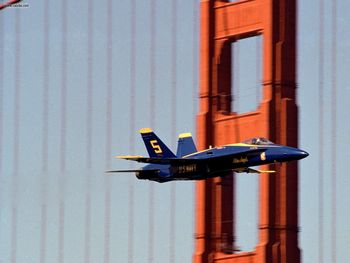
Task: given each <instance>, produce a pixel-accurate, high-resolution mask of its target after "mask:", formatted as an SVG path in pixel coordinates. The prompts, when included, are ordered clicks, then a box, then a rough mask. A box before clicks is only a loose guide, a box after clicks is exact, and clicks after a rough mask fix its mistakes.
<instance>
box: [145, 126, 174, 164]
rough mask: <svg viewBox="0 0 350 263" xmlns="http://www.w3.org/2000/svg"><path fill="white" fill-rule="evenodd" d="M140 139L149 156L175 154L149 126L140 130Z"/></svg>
mask: <svg viewBox="0 0 350 263" xmlns="http://www.w3.org/2000/svg"><path fill="white" fill-rule="evenodd" d="M140 133H141V136H142V139H143V141H144V143H145V146H146V148H147V152H148V154H149V157H151V158H175V157H176V156H175V154H174V153H173V152H172V151H171V150H170V149H169V148H168V147H167V146H166V145H165V144H164V143H163V142H162V141H161V140H160V139H159V138H158V136H157V135H156V134H155V133H154V132H153V130H152V129H150V128H142V129H141V130H140Z"/></svg>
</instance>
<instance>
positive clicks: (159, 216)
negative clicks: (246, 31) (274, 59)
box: [0, 0, 350, 263]
mask: <svg viewBox="0 0 350 263" xmlns="http://www.w3.org/2000/svg"><path fill="white" fill-rule="evenodd" d="M135 2H136V10H135V15H136V47H135V51H134V52H135V53H134V54H135V55H136V60H135V87H136V89H135V101H136V103H135V107H134V110H135V114H136V116H135V124H134V125H135V130H130V111H129V108H130V107H129V101H130V85H131V84H130V74H131V73H130V54H131V50H130V46H131V19H130V15H131V3H132V1H127V0H118V1H113V9H112V13H113V18H112V22H113V28H112V30H113V36H112V42H113V45H112V47H111V49H112V53H111V55H112V56H111V59H112V87H113V91H112V101H113V104H112V135H113V137H112V143H111V144H112V145H111V149H112V155H111V156H110V158H112V156H113V155H117V154H128V153H130V152H129V150H130V148H132V147H130V145H129V142H130V141H134V142H135V145H134V149H135V152H134V154H141V155H145V154H146V151H145V149H144V146H143V143H142V140H141V139H140V137H139V134H138V129H139V128H142V127H148V126H149V125H150V123H151V122H152V121H151V116H150V105H149V104H150V101H151V100H150V35H151V34H150V21H151V20H150V13H151V9H150V2H151V1H148V0H147V1H135ZM153 2H156V9H155V10H156V16H155V23H156V39H155V45H156V48H157V50H156V53H155V83H156V85H155V90H156V95H155V110H156V115H155V116H154V120H153V121H154V123H155V125H154V127H153V128H154V129H155V131H156V132H157V133H158V135H159V136H160V137H161V138H162V139H163V140H164V142H166V143H167V144H168V145H170V146H172V147H173V146H174V145H175V143H176V138H172V135H173V134H177V133H180V132H187V131H192V133H194V134H195V125H194V114H195V111H196V110H197V102H198V101H197V98H196V96H197V93H196V88H197V86H198V74H197V73H198V72H197V71H194V73H195V74H193V69H195V68H196V67H197V66H198V61H197V58H198V54H197V52H198V48H197V47H196V46H197V44H198V38H197V33H198V27H196V26H198V25H199V24H198V10H197V11H196V10H194V9H193V8H194V7H195V6H197V7H198V5H197V3H198V1H197V0H193V1H181V0H178V1H177V24H176V25H177V26H176V28H177V30H176V32H177V40H176V48H177V49H176V51H177V60H176V81H175V85H176V90H177V93H176V105H177V107H176V110H177V111H176V116H177V118H176V122H175V127H176V131H172V127H173V124H172V123H171V116H172V112H171V88H172V86H173V85H174V83H173V80H172V75H171V74H172V72H173V69H172V55H171V54H172V53H171V52H172V40H173V39H172V37H171V32H172V13H171V10H172V9H171V8H172V4H171V3H172V2H171V1H170V0H164V1H160V0H159V1H153ZM299 2H300V3H299V8H298V14H299V23H298V47H299V50H298V91H297V92H298V104H299V106H300V135H299V138H300V147H301V148H302V149H305V150H306V151H308V152H309V153H310V156H309V157H308V158H307V159H305V160H302V161H301V162H300V239H299V240H300V248H301V249H302V260H303V262H318V237H319V236H318V227H319V226H318V219H319V216H318V182H319V180H318V178H319V177H318V175H319V164H318V157H319V154H318V150H319V145H318V138H319V137H318V136H319V131H320V127H319V123H318V117H319V108H318V99H319V92H318V85H319V72H318V65H319V64H318V62H319V52H318V46H319V45H318V43H319V35H318V34H319V32H318V30H319V17H318V16H319V6H318V4H319V1H316V0H312V1H303V2H301V1H299ZM43 3H44V1H41V0H39V1H36V2H30V3H29V7H28V8H21V9H19V8H9V9H6V10H3V11H1V13H0V30H1V31H0V54H1V56H0V59H2V64H1V63H0V67H1V65H2V69H0V73H1V75H0V76H1V78H0V81H2V82H0V85H1V86H0V90H1V92H2V94H1V95H2V96H1V98H0V106H1V107H0V112H1V113H2V114H1V115H0V116H1V118H0V121H1V126H0V128H1V129H0V142H1V146H2V147H1V151H0V154H1V155H0V164H1V165H0V169H1V170H0V172H1V176H0V262H10V260H11V258H12V257H11V251H12V243H11V229H12V206H13V204H14V203H16V199H13V197H14V192H15V191H16V189H18V195H17V204H18V217H17V235H16V240H17V245H16V250H15V251H16V255H17V262H39V259H40V229H41V204H43V203H46V204H47V233H46V240H47V242H46V251H45V259H46V262H59V256H58V254H59V251H58V248H59V244H58V243H59V235H58V231H59V229H58V226H59V185H60V184H61V183H62V180H60V169H61V168H60V151H61V143H60V136H61V122H60V118H61V100H60V99H61V86H62V81H61V70H62V68H61V65H62V64H61V55H62V49H61V41H62V30H61V29H62V20H61V8H62V4H61V3H62V2H61V1H50V9H49V17H50V18H49V30H50V31H49V62H50V63H49V65H50V66H49V71H48V73H49V75H48V81H49V85H48V92H49V97H48V98H49V108H48V114H49V123H48V139H49V140H48V161H49V165H48V172H47V173H45V174H43V172H42V163H43V160H42V145H43V132H42V127H43V106H44V104H43V89H44V87H43V83H44V77H43V74H44V68H43V67H44V66H43V53H44V52H43V50H44V7H43ZM331 4H332V1H330V2H327V1H326V4H325V9H324V10H325V15H324V17H325V19H324V27H325V35H324V41H325V42H324V43H325V47H324V69H325V70H324V76H323V83H324V93H325V104H324V118H325V119H324V127H323V131H324V138H325V140H324V144H323V148H324V166H323V167H324V175H325V179H324V259H325V262H330V260H331V252H330V248H331V241H330V240H331V227H330V224H331V178H332V175H331V145H332V144H334V143H336V146H337V160H336V164H337V190H338V192H337V201H338V202H337V251H336V252H337V262H346V260H347V257H346V256H347V252H348V251H349V250H350V226H349V224H348V222H349V220H350V213H349V209H348V207H349V204H350V200H349V199H350V195H349V194H348V189H349V187H350V179H349V176H348V175H347V174H346V168H347V167H346V164H347V162H348V161H349V160H350V154H349V152H348V151H347V146H348V145H349V144H350V139H349V133H350V126H349V124H348V119H349V118H348V112H349V109H348V105H347V104H348V103H347V102H348V100H349V98H350V86H349V83H348V71H349V66H348V65H349V63H350V30H349V25H350V18H349V16H348V10H349V8H350V3H349V2H348V1H346V0H338V1H337V20H336V21H337V27H338V30H337V42H336V43H337V44H336V45H337V46H336V47H337V71H336V80H337V105H336V107H337V112H338V114H337V133H336V134H337V140H336V142H334V141H333V140H332V139H331V113H330V112H331V67H332V66H331V43H332V42H331V40H332V38H331ZM87 8H88V1H80V0H79V1H68V6H67V9H68V13H67V18H68V20H67V108H66V109H67V123H66V126H67V127H66V142H67V144H66V151H65V158H66V172H65V173H64V182H65V189H64V201H65V215H64V218H65V224H64V229H65V231H64V233H65V235H64V250H63V255H64V262H67V263H70V262H84V253H85V250H84V248H85V244H84V233H85V209H86V205H85V198H86V177H87V175H88V174H90V176H91V192H90V193H91V227H90V228H89V229H90V230H89V231H90V234H91V244H90V247H91V249H90V262H103V258H104V253H105V246H104V240H105V227H104V224H105V191H106V184H109V185H110V189H111V223H110V231H109V233H110V251H109V255H110V262H127V255H128V241H129V239H128V237H129V235H128V227H129V223H128V222H129V221H130V220H129V201H130V200H129V198H130V194H129V190H130V187H131V186H132V187H133V190H134V197H133V200H134V210H133V213H134V217H133V222H134V223H133V227H134V235H133V244H134V245H133V254H134V257H133V262H170V260H171V258H172V256H171V254H172V253H175V257H174V258H173V259H174V262H190V261H191V255H192V252H193V249H194V248H193V226H194V212H193V200H194V183H192V182H179V183H168V184H156V183H150V182H145V181H139V180H137V179H136V178H134V176H131V175H130V176H128V175H121V176H113V177H108V178H107V179H106V177H105V174H104V171H105V170H106V169H107V167H106V165H107V164H108V162H109V161H108V160H106V158H107V157H106V109H107V1H103V2H99V3H97V2H94V3H93V9H94V11H93V21H92V24H93V53H92V61H93V75H92V80H93V86H92V88H93V96H92V107H93V108H92V109H93V113H92V130H91V132H92V152H91V155H92V159H93V162H92V164H91V169H90V170H89V169H88V164H87V163H86V150H87V135H88V133H87V98H88V95H87V94H88V92H87V87H88V84H87V81H88V78H87V72H88V66H87V63H88V57H87V55H88V52H87V50H88V45H87V41H88V9H87ZM16 12H19V17H20V40H19V41H20V50H19V53H18V52H16V51H15V49H14V46H15V42H16V34H15V18H16ZM256 41H258V43H257V42H256ZM260 41H261V40H256V39H253V40H252V41H248V42H246V43H242V44H240V46H239V61H238V63H239V64H240V65H242V66H241V69H240V70H239V74H240V75H239V80H238V81H237V80H236V81H235V84H236V85H237V86H238V87H239V93H238V94H236V95H237V96H238V98H239V109H238V110H239V111H246V110H250V109H252V108H254V107H255V106H256V104H255V103H256V102H255V100H252V99H251V98H256V94H255V92H256V87H257V86H258V85H257V83H259V81H258V80H257V79H258V78H259V77H258V76H259V71H260V70H261V69H259V67H257V65H256V62H254V59H252V56H254V54H255V53H256V51H257V49H256V47H257V46H258V47H259V45H260V44H259V43H260ZM194 47H195V48H194ZM235 52H237V50H235ZM18 54H19V63H20V67H19V71H18V72H15V65H16V60H15V59H16V55H18ZM236 62H237V61H236ZM245 69H246V70H245ZM252 72H253V73H252ZM252 75H254V77H252ZM16 78H17V80H19V93H20V95H19V96H18V97H17V99H18V101H17V102H18V103H19V108H18V109H17V110H18V112H19V126H18V131H17V132H18V135H19V140H18V141H17V142H18V153H19V155H18V166H17V168H18V171H17V172H18V173H17V177H16V176H15V177H14V174H16V170H15V169H14V160H15V158H16V151H15V149H16V142H15V135H16V131H15V127H16V126H15V115H16V109H15V79H16ZM252 79H253V81H252ZM235 92H236V91H235ZM250 95H251V96H250ZM193 105H194V106H195V107H193ZM173 148H174V147H173ZM110 164H111V167H108V168H129V167H130V165H131V164H129V163H128V162H123V161H117V160H112V159H111V161H110ZM132 165H134V164H132ZM137 166H138V165H137V164H135V165H134V166H132V167H137ZM257 176H258V175H240V176H239V177H237V183H238V189H237V197H238V212H237V220H238V229H237V245H238V246H239V247H240V248H242V249H243V250H250V249H253V248H254V245H255V243H256V240H257V237H256V228H257V220H256V214H257V205H256V203H255V200H256V198H257V192H256V191H257V189H258V186H257ZM43 178H45V179H46V180H47V181H46V183H45V180H43ZM106 180H107V181H106ZM43 182H44V183H43ZM150 184H152V185H153V187H154V225H155V227H154V244H153V247H154V256H153V257H152V258H151V260H150V261H148V260H149V258H150V254H149V253H148V248H149V244H148V242H149V236H148V234H149V230H148V226H149V222H148V220H149V210H150V206H149V198H150V195H149V192H150V189H151V187H150ZM172 184H175V189H176V194H175V200H176V204H175V211H176V212H175V215H176V218H175V232H176V233H175V239H174V242H175V246H174V248H173V249H171V248H170V244H171V241H170V240H169V235H170V224H171V220H170V207H171V201H170V200H171V197H170V196H171V191H172V189H174V188H173V187H174V186H172ZM43 185H44V186H45V188H46V189H47V194H45V192H43V191H42V186H43ZM43 196H46V198H43ZM44 199H45V200H44ZM14 200H15V201H14ZM242 207H249V208H248V209H242Z"/></svg>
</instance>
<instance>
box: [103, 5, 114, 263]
mask: <svg viewBox="0 0 350 263" xmlns="http://www.w3.org/2000/svg"><path fill="white" fill-rule="evenodd" d="M112 11H113V4H112V0H108V2H107V47H106V51H107V63H106V67H107V68H106V70H107V98H106V101H107V107H106V157H105V158H106V168H107V169H110V167H111V156H112V84H113V83H112V68H113V64H112V53H113V52H112V51H113V16H112V15H113V14H112ZM111 189H112V187H111V180H110V177H108V176H105V229H104V230H105V238H104V263H109V262H110V243H111V240H110V230H111Z"/></svg>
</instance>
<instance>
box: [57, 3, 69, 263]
mask: <svg viewBox="0 0 350 263" xmlns="http://www.w3.org/2000/svg"><path fill="white" fill-rule="evenodd" d="M67 4H68V2H67V0H62V13H61V17H62V42H61V52H62V55H61V113H60V114H61V120H60V123H61V130H60V175H59V237H58V262H59V263H63V262H64V237H65V235H64V232H65V227H64V225H65V198H64V193H65V173H66V126H67V65H68V64H67V12H68V9H67Z"/></svg>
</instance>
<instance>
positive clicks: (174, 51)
mask: <svg viewBox="0 0 350 263" xmlns="http://www.w3.org/2000/svg"><path fill="white" fill-rule="evenodd" d="M171 3H172V5H171V11H172V26H171V36H172V41H171V51H172V52H171V79H172V81H171V82H172V83H171V84H172V85H171V87H172V88H171V138H172V142H173V143H172V145H173V146H174V145H175V138H176V121H177V112H176V111H177V107H176V106H177V105H176V104H177V1H176V0H174V1H171ZM173 148H174V147H173ZM175 210H176V182H172V183H171V190H170V235H169V248H170V251H169V262H170V263H172V262H175V233H176V231H175V215H176V211H175Z"/></svg>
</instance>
